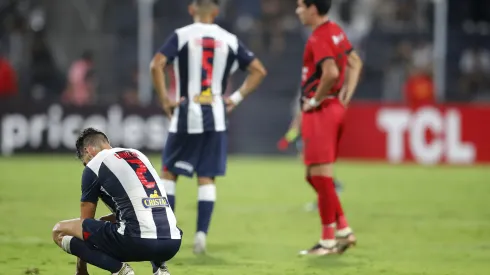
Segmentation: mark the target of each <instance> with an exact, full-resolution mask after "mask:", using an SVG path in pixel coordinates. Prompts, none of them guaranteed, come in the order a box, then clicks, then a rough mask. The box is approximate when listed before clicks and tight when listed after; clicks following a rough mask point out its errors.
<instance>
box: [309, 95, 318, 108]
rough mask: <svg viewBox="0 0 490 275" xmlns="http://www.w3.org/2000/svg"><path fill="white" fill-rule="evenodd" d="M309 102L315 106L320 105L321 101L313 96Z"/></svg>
mask: <svg viewBox="0 0 490 275" xmlns="http://www.w3.org/2000/svg"><path fill="white" fill-rule="evenodd" d="M308 104H310V105H311V106H313V107H318V106H319V105H320V102H318V101H317V100H316V99H315V98H314V97H312V98H310V100H309V101H308Z"/></svg>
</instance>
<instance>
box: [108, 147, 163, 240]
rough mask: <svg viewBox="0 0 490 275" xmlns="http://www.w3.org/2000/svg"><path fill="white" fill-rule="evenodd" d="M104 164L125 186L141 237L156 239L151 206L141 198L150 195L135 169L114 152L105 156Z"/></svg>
mask: <svg viewBox="0 0 490 275" xmlns="http://www.w3.org/2000/svg"><path fill="white" fill-rule="evenodd" d="M129 151H134V150H129ZM104 164H105V165H106V166H107V168H109V170H111V171H112V172H113V173H114V176H116V178H117V179H118V180H119V182H120V183H121V185H122V187H123V188H124V191H126V194H127V195H128V196H129V199H130V201H131V204H132V205H133V208H134V213H135V214H136V218H137V219H138V223H139V227H140V231H141V238H143V239H156V238H157V227H156V225H155V221H154V220H153V214H152V212H151V208H145V207H144V206H143V204H142V203H141V199H142V198H146V197H148V195H147V194H146V191H145V189H144V187H143V185H142V184H141V182H140V180H139V179H138V176H137V175H136V173H135V172H134V170H133V169H132V168H131V167H130V166H129V165H128V164H127V163H126V161H125V160H124V159H118V158H117V157H116V156H115V155H114V154H109V155H108V156H107V157H106V158H105V160H104Z"/></svg>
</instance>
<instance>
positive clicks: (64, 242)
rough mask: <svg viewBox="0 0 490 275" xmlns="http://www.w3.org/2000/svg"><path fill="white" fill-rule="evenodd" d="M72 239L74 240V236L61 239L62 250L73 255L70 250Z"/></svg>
mask: <svg viewBox="0 0 490 275" xmlns="http://www.w3.org/2000/svg"><path fill="white" fill-rule="evenodd" d="M71 239H73V236H63V238H62V239H61V248H62V249H63V250H64V251H66V252H67V253H69V254H71V250H70V242H71Z"/></svg>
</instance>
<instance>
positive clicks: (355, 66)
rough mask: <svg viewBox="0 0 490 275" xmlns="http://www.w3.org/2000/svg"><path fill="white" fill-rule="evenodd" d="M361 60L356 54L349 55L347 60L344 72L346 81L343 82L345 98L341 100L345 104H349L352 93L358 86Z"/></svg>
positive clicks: (361, 65)
mask: <svg viewBox="0 0 490 275" xmlns="http://www.w3.org/2000/svg"><path fill="white" fill-rule="evenodd" d="M362 67H363V64H362V60H361V58H360V57H359V55H357V53H355V52H352V53H351V54H350V55H349V59H348V67H347V70H346V80H345V87H344V89H346V91H345V96H344V98H343V100H344V102H345V103H349V102H350V100H351V99H352V97H353V96H354V92H355V90H356V88H357V85H358V84H359V79H360V77H361V72H362Z"/></svg>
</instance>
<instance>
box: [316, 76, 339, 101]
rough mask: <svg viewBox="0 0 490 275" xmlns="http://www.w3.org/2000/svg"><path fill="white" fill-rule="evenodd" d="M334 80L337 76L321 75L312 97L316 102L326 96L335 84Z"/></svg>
mask: <svg viewBox="0 0 490 275" xmlns="http://www.w3.org/2000/svg"><path fill="white" fill-rule="evenodd" d="M336 81H337V77H322V78H321V79H320V83H319V84H318V88H317V90H316V93H315V96H314V97H313V98H314V99H315V100H316V101H317V102H321V101H322V100H324V99H325V98H326V97H327V96H328V94H329V92H330V90H331V89H332V87H333V86H334V85H335V82H336Z"/></svg>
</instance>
